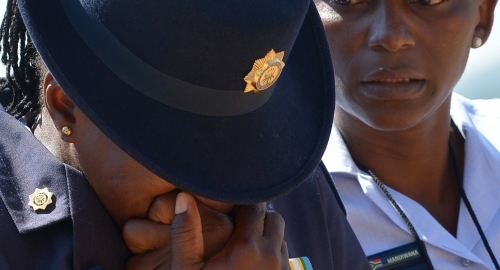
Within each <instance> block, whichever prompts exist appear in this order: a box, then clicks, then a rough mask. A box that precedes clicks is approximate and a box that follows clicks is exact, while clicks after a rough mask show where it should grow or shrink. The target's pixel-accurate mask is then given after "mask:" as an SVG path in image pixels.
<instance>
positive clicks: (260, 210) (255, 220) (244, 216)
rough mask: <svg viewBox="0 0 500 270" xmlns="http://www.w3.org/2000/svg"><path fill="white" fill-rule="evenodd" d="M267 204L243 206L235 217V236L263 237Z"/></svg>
mask: <svg viewBox="0 0 500 270" xmlns="http://www.w3.org/2000/svg"><path fill="white" fill-rule="evenodd" d="M265 216H266V204H265V203H259V204H254V205H241V206H240V208H239V209H238V212H237V213H236V217H235V221H234V223H235V229H234V235H238V237H240V238H248V239H250V238H254V237H256V236H262V235H263V231H264V218H265Z"/></svg>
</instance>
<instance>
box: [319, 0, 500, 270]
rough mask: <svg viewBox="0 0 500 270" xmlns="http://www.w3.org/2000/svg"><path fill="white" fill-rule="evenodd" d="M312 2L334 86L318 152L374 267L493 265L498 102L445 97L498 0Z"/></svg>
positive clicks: (499, 191)
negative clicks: (323, 145)
mask: <svg viewBox="0 0 500 270" xmlns="http://www.w3.org/2000/svg"><path fill="white" fill-rule="evenodd" d="M315 1H316V5H317V7H318V9H319V11H320V14H321V16H322V20H323V24H324V25H325V28H326V31H327V35H328V36H329V42H330V51H331V53H332V58H333V63H334V67H335V79H336V94H337V96H336V98H337V100H336V110H335V123H336V127H334V130H333V131H332V137H331V140H330V143H329V150H330V151H329V150H327V153H326V154H325V156H324V159H323V160H324V161H325V163H326V166H327V167H328V169H329V171H330V172H331V173H332V176H333V179H334V180H335V182H336V184H337V187H338V189H339V191H340V195H341V197H342V199H343V200H344V204H345V207H346V210H347V216H348V220H349V221H350V223H351V225H352V226H353V229H354V231H355V233H356V235H357V236H358V238H359V240H360V242H361V245H362V246H363V249H364V251H365V253H366V255H367V256H368V258H369V259H370V262H371V264H372V268H373V269H387V268H388V267H396V268H398V269H432V268H434V269H460V268H463V267H470V268H473V269H499V266H498V262H497V260H498V259H499V258H500V241H499V240H500V226H497V225H500V212H499V211H498V210H499V208H500V201H499V200H498V195H500V168H499V167H500V153H499V149H500V139H499V138H500V111H499V109H498V108H499V107H500V101H499V100H492V101H474V102H473V101H469V100H467V99H465V98H463V97H460V96H458V95H452V91H453V87H454V86H455V84H456V83H457V81H458V80H459V78H460V76H461V75H462V73H463V70H464V68H465V65H466V62H467V58H468V54H469V50H470V48H478V47H481V45H482V44H484V42H486V40H487V38H488V36H489V33H490V31H491V28H492V23H493V12H494V9H495V5H496V2H497V1H496V0H324V1H320V0H315ZM478 90H479V89H478ZM450 112H451V113H450ZM333 149H334V151H331V150H333Z"/></svg>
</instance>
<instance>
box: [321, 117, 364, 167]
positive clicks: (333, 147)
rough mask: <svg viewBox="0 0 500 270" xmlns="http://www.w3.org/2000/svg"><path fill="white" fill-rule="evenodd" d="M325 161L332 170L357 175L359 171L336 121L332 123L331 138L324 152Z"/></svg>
mask: <svg viewBox="0 0 500 270" xmlns="http://www.w3.org/2000/svg"><path fill="white" fill-rule="evenodd" d="M323 163H325V166H326V168H327V169H328V171H330V172H335V173H347V174H352V175H357V174H358V172H359V169H358V166H356V163H354V160H353V159H352V157H351V154H350V153H349V150H348V149H347V146H346V144H345V143H344V139H343V138H342V135H340V131H339V129H338V128H337V125H335V123H334V124H333V125H332V132H331V134H330V140H329V141H328V146H327V147H326V150H325V153H324V154H323Z"/></svg>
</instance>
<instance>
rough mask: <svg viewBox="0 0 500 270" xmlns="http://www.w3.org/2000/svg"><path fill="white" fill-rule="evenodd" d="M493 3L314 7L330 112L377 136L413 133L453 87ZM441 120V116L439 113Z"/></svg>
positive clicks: (464, 0)
mask: <svg viewBox="0 0 500 270" xmlns="http://www.w3.org/2000/svg"><path fill="white" fill-rule="evenodd" d="M495 1H496V0H484V1H482V0H430V1H429V4H423V3H421V2H425V0H420V1H419V0H350V1H349V0H347V1H346V0H324V1H322V0H315V2H316V5H317V7H318V10H319V12H320V15H321V18H322V20H323V24H324V26H325V29H326V32H327V36H328V39H329V43H330V51H331V54H332V58H333V64H334V69H335V80H336V98H337V101H336V103H337V108H339V109H340V110H339V111H340V112H341V113H343V112H345V113H347V114H349V115H351V116H354V117H356V118H358V119H359V120H361V121H362V122H364V123H365V124H366V125H368V126H370V127H372V128H375V129H379V130H402V129H407V128H410V127H413V126H415V125H417V124H418V123H420V122H421V121H422V120H424V119H426V118H428V117H429V116H430V115H432V114H433V113H434V112H436V111H438V108H440V107H441V106H442V105H443V104H445V101H446V100H447V99H448V98H449V96H450V93H451V91H452V89H453V87H454V86H455V84H456V83H457V81H458V80H459V78H460V76H461V74H462V72H463V70H464V68H465V65H466V62H467V57H468V54H469V49H470V48H471V43H472V39H473V38H474V37H481V38H482V39H483V40H486V38H487V36H488V34H489V31H490V29H491V21H488V18H485V17H487V16H488V14H489V13H490V10H489V9H491V12H492V9H494V2H495ZM441 111H443V112H445V113H449V111H448V112H447V111H446V110H441Z"/></svg>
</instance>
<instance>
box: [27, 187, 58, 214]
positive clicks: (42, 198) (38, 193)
mask: <svg viewBox="0 0 500 270" xmlns="http://www.w3.org/2000/svg"><path fill="white" fill-rule="evenodd" d="M53 194H54V193H52V192H50V191H49V190H48V189H47V188H43V189H38V188H37V189H35V192H33V193H32V194H31V195H29V197H30V202H29V203H28V205H29V206H31V207H33V210H35V211H36V210H38V209H42V210H45V208H46V207H47V205H49V204H51V203H52V195H53Z"/></svg>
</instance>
